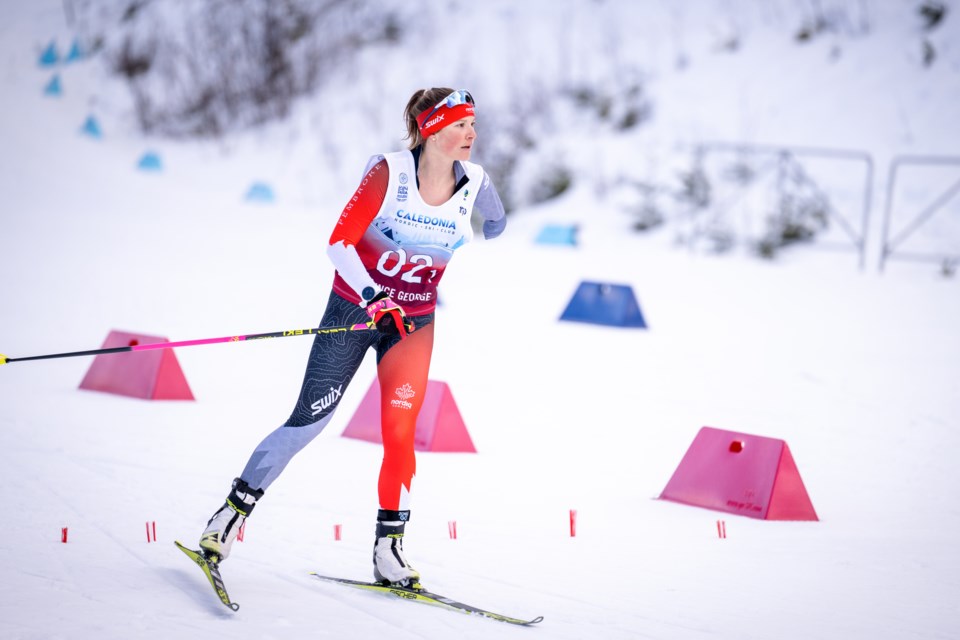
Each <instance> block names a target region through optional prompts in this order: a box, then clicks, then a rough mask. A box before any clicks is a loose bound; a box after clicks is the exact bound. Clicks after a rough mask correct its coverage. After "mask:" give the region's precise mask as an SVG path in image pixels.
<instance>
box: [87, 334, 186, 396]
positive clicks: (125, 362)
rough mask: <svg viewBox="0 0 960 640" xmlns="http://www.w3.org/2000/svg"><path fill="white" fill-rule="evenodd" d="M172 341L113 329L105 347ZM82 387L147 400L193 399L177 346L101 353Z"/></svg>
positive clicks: (103, 347)
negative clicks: (174, 350)
mask: <svg viewBox="0 0 960 640" xmlns="http://www.w3.org/2000/svg"><path fill="white" fill-rule="evenodd" d="M157 342H169V340H167V339H166V338H164V337H161V336H150V335H145V334H140V333H129V332H126V331H111V332H110V334H109V335H108V336H107V339H106V340H105V341H104V343H103V345H102V347H101V348H102V349H113V348H116V347H129V346H134V345H137V344H153V343H157ZM80 388H81V389H87V390H90V391H102V392H104V393H114V394H117V395H121V396H130V397H132V398H143V399H145V400H193V399H194V398H193V393H192V392H191V391H190V385H189V384H187V379H186V377H184V375H183V370H182V369H181V368H180V363H179V361H178V360H177V356H176V354H174V352H173V349H150V350H148V351H127V352H121V353H106V354H100V355H98V356H97V357H96V358H94V359H93V364H91V365H90V368H89V369H88V370H87V373H86V375H85V376H84V377H83V381H82V382H81V383H80Z"/></svg>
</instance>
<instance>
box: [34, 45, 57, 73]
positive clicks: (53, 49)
mask: <svg viewBox="0 0 960 640" xmlns="http://www.w3.org/2000/svg"><path fill="white" fill-rule="evenodd" d="M59 59H60V56H59V55H57V43H56V42H54V41H51V42H50V44H48V45H47V48H46V49H44V50H43V53H41V54H40V60H39V61H38V62H39V63H40V66H41V67H52V66H53V65H55V64H57V61H58V60H59Z"/></svg>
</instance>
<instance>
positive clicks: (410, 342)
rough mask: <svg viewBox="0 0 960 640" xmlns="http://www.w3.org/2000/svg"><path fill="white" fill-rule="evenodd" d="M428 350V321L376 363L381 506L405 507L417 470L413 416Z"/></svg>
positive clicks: (430, 344)
mask: <svg viewBox="0 0 960 640" xmlns="http://www.w3.org/2000/svg"><path fill="white" fill-rule="evenodd" d="M432 353H433V323H432V322H431V323H430V324H428V325H427V326H425V327H423V328H421V329H418V330H416V331H414V332H413V333H412V334H410V336H409V337H407V338H406V339H405V340H401V341H400V342H399V343H397V344H396V345H395V346H394V347H393V348H391V349H390V351H388V352H387V354H386V355H385V356H383V359H382V360H381V361H380V364H379V365H378V366H377V378H378V379H379V380H380V389H381V391H380V415H381V425H380V428H381V432H382V435H383V464H382V465H381V467H380V481H379V484H378V493H379V497H380V508H381V509H389V510H391V511H404V510H407V509H409V500H410V490H411V485H412V484H413V477H414V475H415V474H416V472H417V461H416V456H415V454H414V450H413V440H414V434H415V433H416V428H417V415H418V414H419V413H420V407H421V406H422V405H423V397H424V396H425V395H426V393H427V380H428V377H429V373H430V356H431V354H432Z"/></svg>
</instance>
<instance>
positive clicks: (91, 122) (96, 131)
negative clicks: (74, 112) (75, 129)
mask: <svg viewBox="0 0 960 640" xmlns="http://www.w3.org/2000/svg"><path fill="white" fill-rule="evenodd" d="M80 132H81V133H83V134H86V135H88V136H90V137H91V138H97V139H100V138H102V137H103V131H101V130H100V123H99V122H97V119H96V118H94V117H93V116H87V119H86V121H85V122H84V123H83V127H82V128H81V129H80Z"/></svg>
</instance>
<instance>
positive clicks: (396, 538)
mask: <svg viewBox="0 0 960 640" xmlns="http://www.w3.org/2000/svg"><path fill="white" fill-rule="evenodd" d="M409 519H410V512H409V511H388V510H386V509H380V512H379V513H378V514H377V536H376V540H375V541H374V543H373V577H374V579H375V580H376V581H377V582H379V583H381V584H384V585H394V586H400V587H406V588H408V589H420V588H421V586H420V572H419V571H417V570H416V569H414V568H413V567H411V566H410V563H409V562H407V559H406V558H405V557H404V555H403V530H404V528H405V527H406V525H407V521H408V520H409Z"/></svg>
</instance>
